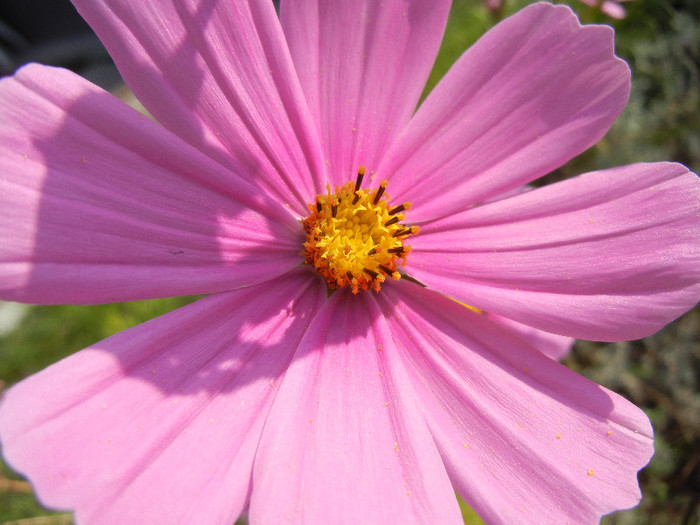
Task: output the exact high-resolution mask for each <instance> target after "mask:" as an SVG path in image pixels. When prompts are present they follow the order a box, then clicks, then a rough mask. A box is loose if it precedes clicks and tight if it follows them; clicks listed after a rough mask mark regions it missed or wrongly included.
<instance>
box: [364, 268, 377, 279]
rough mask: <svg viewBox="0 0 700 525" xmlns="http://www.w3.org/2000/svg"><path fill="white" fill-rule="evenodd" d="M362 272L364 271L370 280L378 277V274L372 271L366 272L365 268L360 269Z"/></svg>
mask: <svg viewBox="0 0 700 525" xmlns="http://www.w3.org/2000/svg"><path fill="white" fill-rule="evenodd" d="M362 271H364V272H365V273H366V274H367V275H369V276H370V277H371V278H372V279H376V278H377V277H379V274H378V273H377V272H373V271H372V270H368V269H367V268H362Z"/></svg>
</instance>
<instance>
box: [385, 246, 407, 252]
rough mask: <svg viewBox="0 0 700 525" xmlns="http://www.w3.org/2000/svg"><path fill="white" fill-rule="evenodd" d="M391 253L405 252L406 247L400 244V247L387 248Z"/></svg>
mask: <svg viewBox="0 0 700 525" xmlns="http://www.w3.org/2000/svg"><path fill="white" fill-rule="evenodd" d="M387 251H388V252H389V253H403V252H404V247H403V246H399V247H398V248H389V249H388V250H387Z"/></svg>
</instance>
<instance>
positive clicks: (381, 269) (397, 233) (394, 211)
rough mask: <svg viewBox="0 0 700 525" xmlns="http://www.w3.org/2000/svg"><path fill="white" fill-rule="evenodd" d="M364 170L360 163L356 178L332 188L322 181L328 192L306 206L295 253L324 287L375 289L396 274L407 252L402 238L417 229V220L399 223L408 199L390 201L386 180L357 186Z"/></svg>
mask: <svg viewBox="0 0 700 525" xmlns="http://www.w3.org/2000/svg"><path fill="white" fill-rule="evenodd" d="M364 175H365V168H364V166H362V167H360V169H359V170H358V173H357V180H356V181H355V182H354V183H353V182H352V181H349V182H346V183H345V184H343V185H342V186H336V188H335V193H331V188H330V186H329V185H328V186H326V190H327V192H328V194H327V195H317V196H316V199H315V202H314V203H312V204H309V205H308V206H307V207H308V209H309V211H310V212H311V214H310V215H309V216H308V217H307V218H306V219H304V220H303V221H302V225H303V227H304V231H305V232H306V241H305V242H304V250H303V251H302V252H301V254H300V255H302V256H304V257H305V262H306V264H310V265H313V266H314V268H315V269H316V270H317V271H318V272H319V273H320V274H321V275H322V276H323V278H324V279H325V280H326V283H327V284H328V288H329V289H330V290H334V289H336V288H342V287H343V286H350V287H351V288H352V292H353V293H358V292H359V291H360V290H370V289H373V290H375V291H377V292H378V291H379V289H380V288H381V285H382V283H383V282H384V281H385V280H386V278H387V276H390V277H391V278H392V279H394V280H398V279H400V278H401V273H399V271H398V269H397V268H398V265H399V263H400V264H401V266H405V264H406V256H407V255H408V254H409V253H410V252H411V247H410V246H408V245H405V244H404V241H405V240H406V239H407V238H408V236H410V235H415V234H417V233H418V231H419V228H418V226H406V225H405V224H401V222H402V221H403V220H404V219H405V218H406V217H405V215H404V213H403V212H405V211H408V210H410V209H411V203H410V202H404V203H403V204H400V205H398V206H395V207H390V206H389V202H388V201H389V195H387V194H386V193H385V190H386V187H387V181H386V180H383V181H382V182H381V183H380V185H379V188H376V189H366V190H364V189H361V188H360V186H361V184H362V179H363V178H364Z"/></svg>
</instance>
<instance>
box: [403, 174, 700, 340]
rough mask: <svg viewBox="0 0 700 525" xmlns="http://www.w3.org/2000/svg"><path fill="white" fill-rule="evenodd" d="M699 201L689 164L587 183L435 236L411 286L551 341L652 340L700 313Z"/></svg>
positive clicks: (516, 203)
mask: <svg viewBox="0 0 700 525" xmlns="http://www.w3.org/2000/svg"><path fill="white" fill-rule="evenodd" d="M699 192H700V179H698V177H697V175H695V174H694V173H691V172H689V171H688V170H687V168H685V167H684V166H681V165H679V164H669V163H658V164H635V165H630V166H626V167H621V168H615V169H610V170H605V171H599V172H593V173H588V174H585V175H581V176H580V177H577V178H574V179H569V180H566V181H564V182H560V183H558V184H554V185H550V186H547V187H544V188H539V189H537V190H534V191H530V192H527V193H522V194H520V195H516V196H514V197H511V198H508V199H503V200H499V201H495V202H491V203H488V204H484V205H482V206H476V207H473V208H471V209H469V210H467V211H464V212H462V213H459V214H455V215H452V216H451V217H446V218H444V219H442V220H439V221H435V222H432V223H430V224H428V225H425V226H424V227H423V228H422V230H421V233H420V235H418V236H416V237H415V238H414V239H412V241H411V246H412V247H413V252H412V253H411V255H410V259H411V265H410V274H411V275H412V276H414V277H415V278H417V279H418V280H419V281H421V282H422V283H424V284H426V285H428V286H430V287H432V288H434V289H436V290H439V291H441V292H443V293H447V294H448V295H450V296H453V297H455V298H456V299H458V300H460V301H463V302H465V303H467V304H471V305H473V306H476V307H478V308H481V309H483V310H486V311H488V312H493V313H495V314H498V315H503V316H505V317H509V318H511V319H514V320H516V321H518V322H521V323H525V324H527V325H530V326H534V327H536V328H539V329H541V330H545V331H547V332H553V333H558V334H564V335H569V336H573V337H578V338H582V339H593V340H622V339H635V338H639V337H644V336H647V335H650V334H651V333H653V332H655V331H657V330H659V329H660V328H662V327H663V326H664V325H666V324H667V323H669V322H670V321H672V320H673V319H675V318H676V317H678V316H680V315H681V314H682V313H684V312H685V311H687V310H688V309H690V308H692V307H693V305H694V304H695V302H696V301H697V298H698V293H699V292H700V285H699V284H698V282H700V238H699V237H700V235H699V233H698V227H697V226H698V217H699V216H700V193H699Z"/></svg>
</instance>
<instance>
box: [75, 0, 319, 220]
mask: <svg viewBox="0 0 700 525" xmlns="http://www.w3.org/2000/svg"><path fill="white" fill-rule="evenodd" d="M73 3H74V4H75V6H76V7H77V8H78V11H79V12H80V14H81V15H82V16H83V17H84V18H85V19H86V20H87V21H88V23H89V24H90V25H91V26H92V28H93V29H94V30H95V32H96V33H97V35H98V36H99V37H100V40H102V42H103V43H104V45H105V46H106V47H107V49H108V50H109V52H110V54H111V55H112V58H113V59H114V61H115V62H116V64H117V66H118V67H119V70H120V72H121V73H122V75H123V77H124V79H125V80H126V82H127V84H128V85H129V87H130V88H131V89H132V90H133V91H134V93H135V94H136V96H137V97H138V98H139V100H140V101H141V102H142V103H143V104H144V105H145V106H146V108H147V109H148V110H149V111H150V112H151V113H152V114H153V115H154V116H155V118H156V119H157V120H158V121H159V122H161V123H162V124H163V125H164V126H165V127H167V128H169V129H170V130H171V131H173V132H174V133H176V134H177V135H179V136H180V137H181V138H183V139H185V140H186V141H187V142H189V143H190V144H192V145H194V146H195V147H197V148H199V149H200V150H202V151H204V152H206V153H207V154H208V155H210V156H211V157H213V158H215V159H216V160H218V161H219V162H220V163H222V164H223V165H225V166H228V167H234V168H237V169H239V170H240V171H242V172H244V173H246V174H248V175H249V177H250V180H251V181H253V182H255V183H256V184H260V185H261V186H262V187H263V188H265V190H266V191H267V192H268V193H269V194H270V195H273V196H275V197H276V198H277V199H278V200H280V202H281V203H287V204H289V206H290V207H291V208H292V209H293V210H294V211H295V212H296V213H298V214H300V215H305V212H306V208H305V205H306V204H307V202H308V201H309V199H310V196H313V195H314V194H316V193H318V192H319V191H321V189H322V188H323V185H324V184H325V182H324V179H323V165H322V160H321V154H320V151H321V149H320V147H319V141H318V138H317V134H316V130H315V127H314V125H313V122H312V119H311V117H310V115H309V112H308V108H307V105H306V101H305V100H304V95H303V93H302V91H301V88H300V85H299V81H298V79H297V77H296V73H295V71H294V66H293V64H292V60H291V58H290V56H289V50H288V49H287V45H286V43H285V41H284V35H283V33H282V29H281V27H280V23H279V20H278V18H277V14H276V13H275V10H274V7H273V5H272V2H270V1H269V0H237V1H235V2H234V1H226V2H220V1H218V0H205V1H195V0H167V1H163V0H141V1H138V2H132V1H128V0H74V1H73Z"/></svg>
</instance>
